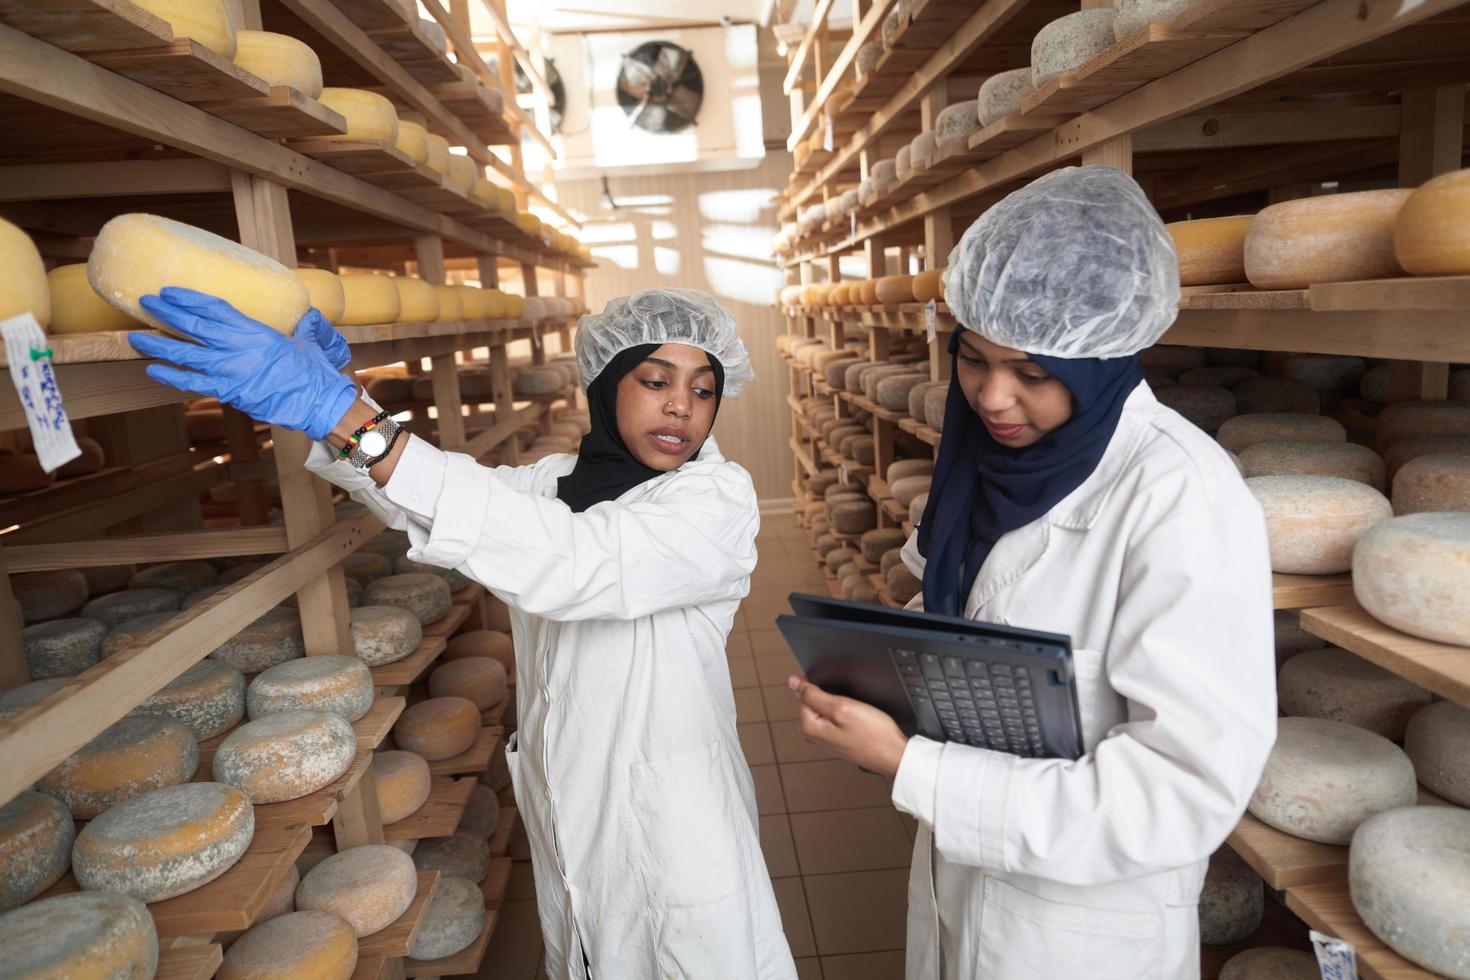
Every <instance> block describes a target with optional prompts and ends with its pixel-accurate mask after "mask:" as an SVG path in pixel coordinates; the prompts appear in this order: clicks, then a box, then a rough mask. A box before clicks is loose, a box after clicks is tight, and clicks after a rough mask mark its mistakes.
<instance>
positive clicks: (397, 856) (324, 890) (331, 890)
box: [296, 844, 418, 939]
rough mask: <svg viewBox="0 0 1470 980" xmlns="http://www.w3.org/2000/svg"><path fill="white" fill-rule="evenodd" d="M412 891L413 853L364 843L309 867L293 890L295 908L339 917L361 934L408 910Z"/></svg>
mask: <svg viewBox="0 0 1470 980" xmlns="http://www.w3.org/2000/svg"><path fill="white" fill-rule="evenodd" d="M417 890H418V872H417V870H416V869H415V868H414V866H413V858H411V857H409V856H408V855H407V854H404V853H403V852H402V851H400V850H399V849H398V848H396V847H392V846H390V845H388V844H364V845H362V846H361V847H353V848H349V849H348V850H345V851H341V852H339V853H337V854H333V855H332V856H331V857H329V858H327V859H326V860H325V861H323V862H322V863H321V864H318V865H317V866H316V867H314V868H312V869H311V870H310V871H308V872H307V873H306V877H305V878H302V879H301V884H300V885H299V886H298V887H297V889H296V908H297V909H299V910H302V911H307V910H313V909H314V910H318V911H322V912H330V913H332V914H333V915H337V916H340V917H341V918H343V919H345V920H346V921H347V924H348V925H350V926H351V927H352V931H353V932H354V933H355V934H356V935H357V937H358V938H359V939H361V938H362V937H363V936H371V935H372V934H373V933H376V932H381V931H383V930H384V929H386V928H388V927H389V926H390V925H392V924H393V923H394V921H396V920H397V919H398V917H399V916H401V915H403V913H404V912H407V911H408V907H409V906H410V905H411V904H413V897H414V895H415V894H416V893H417Z"/></svg>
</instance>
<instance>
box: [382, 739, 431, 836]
mask: <svg viewBox="0 0 1470 980" xmlns="http://www.w3.org/2000/svg"><path fill="white" fill-rule="evenodd" d="M373 775H374V776H375V777H377V784H378V814H379V815H380V816H381V818H382V820H383V823H384V824H390V823H397V822H398V821H400V820H402V819H404V818H405V817H408V816H411V815H413V814H414V813H415V812H417V811H418V809H419V807H421V806H423V805H424V804H425V803H427V802H428V800H429V792H430V789H431V786H430V776H429V763H428V761H427V760H426V759H425V758H424V757H423V756H421V755H419V754H418V753H416V752H404V751H390V752H378V753H375V754H374V755H373Z"/></svg>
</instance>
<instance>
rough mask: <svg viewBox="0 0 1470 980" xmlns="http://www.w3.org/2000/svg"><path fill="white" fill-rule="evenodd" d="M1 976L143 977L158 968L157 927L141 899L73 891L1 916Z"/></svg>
mask: <svg viewBox="0 0 1470 980" xmlns="http://www.w3.org/2000/svg"><path fill="white" fill-rule="evenodd" d="M0 950H4V952H5V975H6V976H7V977H15V978H26V980H50V978H61V977H65V978H67V980H145V978H148V977H152V976H153V975H154V973H155V972H156V971H157V970H158V930H157V929H156V928H155V927H154V925H153V916H151V915H149V914H148V908H147V906H145V905H144V904H143V903H142V902H140V901H138V900H137V899H134V898H129V897H128V896H126V895H111V894H107V893H105V892H74V893H72V894H68V895H57V896H55V897H53V898H44V899H42V900H41V901H39V902H32V903H31V904H30V905H27V906H25V907H23V908H19V909H16V910H15V911H13V912H10V913H8V914H6V915H3V916H0Z"/></svg>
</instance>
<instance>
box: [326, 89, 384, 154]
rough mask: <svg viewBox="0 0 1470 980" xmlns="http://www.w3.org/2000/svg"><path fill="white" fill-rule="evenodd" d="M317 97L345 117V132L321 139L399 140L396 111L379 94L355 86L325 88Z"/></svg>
mask: <svg viewBox="0 0 1470 980" xmlns="http://www.w3.org/2000/svg"><path fill="white" fill-rule="evenodd" d="M318 98H319V99H320V100H321V103H322V105H324V106H326V107H327V108H328V109H332V110H333V111H335V112H337V113H338V114H340V115H341V116H342V118H343V119H345V120H347V132H346V133H345V134H341V135H338V134H333V135H331V136H322V137H320V139H327V140H382V141H383V142H385V143H392V142H395V141H396V140H397V139H398V113H397V112H395V111H393V103H391V102H389V101H388V100H387V99H385V98H384V97H383V96H381V95H379V94H378V93H376V92H368V91H364V90H363V89H358V88H324V89H322V94H321V95H320V96H318Z"/></svg>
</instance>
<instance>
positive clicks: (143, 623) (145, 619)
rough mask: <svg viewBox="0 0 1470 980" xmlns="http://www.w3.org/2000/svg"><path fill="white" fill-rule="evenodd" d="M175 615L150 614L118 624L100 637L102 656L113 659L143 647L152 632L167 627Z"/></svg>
mask: <svg viewBox="0 0 1470 980" xmlns="http://www.w3.org/2000/svg"><path fill="white" fill-rule="evenodd" d="M175 615H176V614H175V613H171V612H163V613H150V614H149V615H147V616H139V617H137V618H136V619H129V620H124V621H123V622H121V623H118V624H117V625H116V626H114V627H113V628H112V629H110V630H108V631H107V635H105V636H103V637H102V656H103V657H104V658H106V657H113V656H116V655H117V654H119V653H124V652H126V651H128V650H134V649H137V648H138V647H141V646H143V645H144V643H145V642H146V641H147V639H148V637H149V635H150V634H152V633H153V631H154V630H157V629H161V628H163V627H164V626H166V625H168V622H169V620H171V619H173V618H174V616H175Z"/></svg>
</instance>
